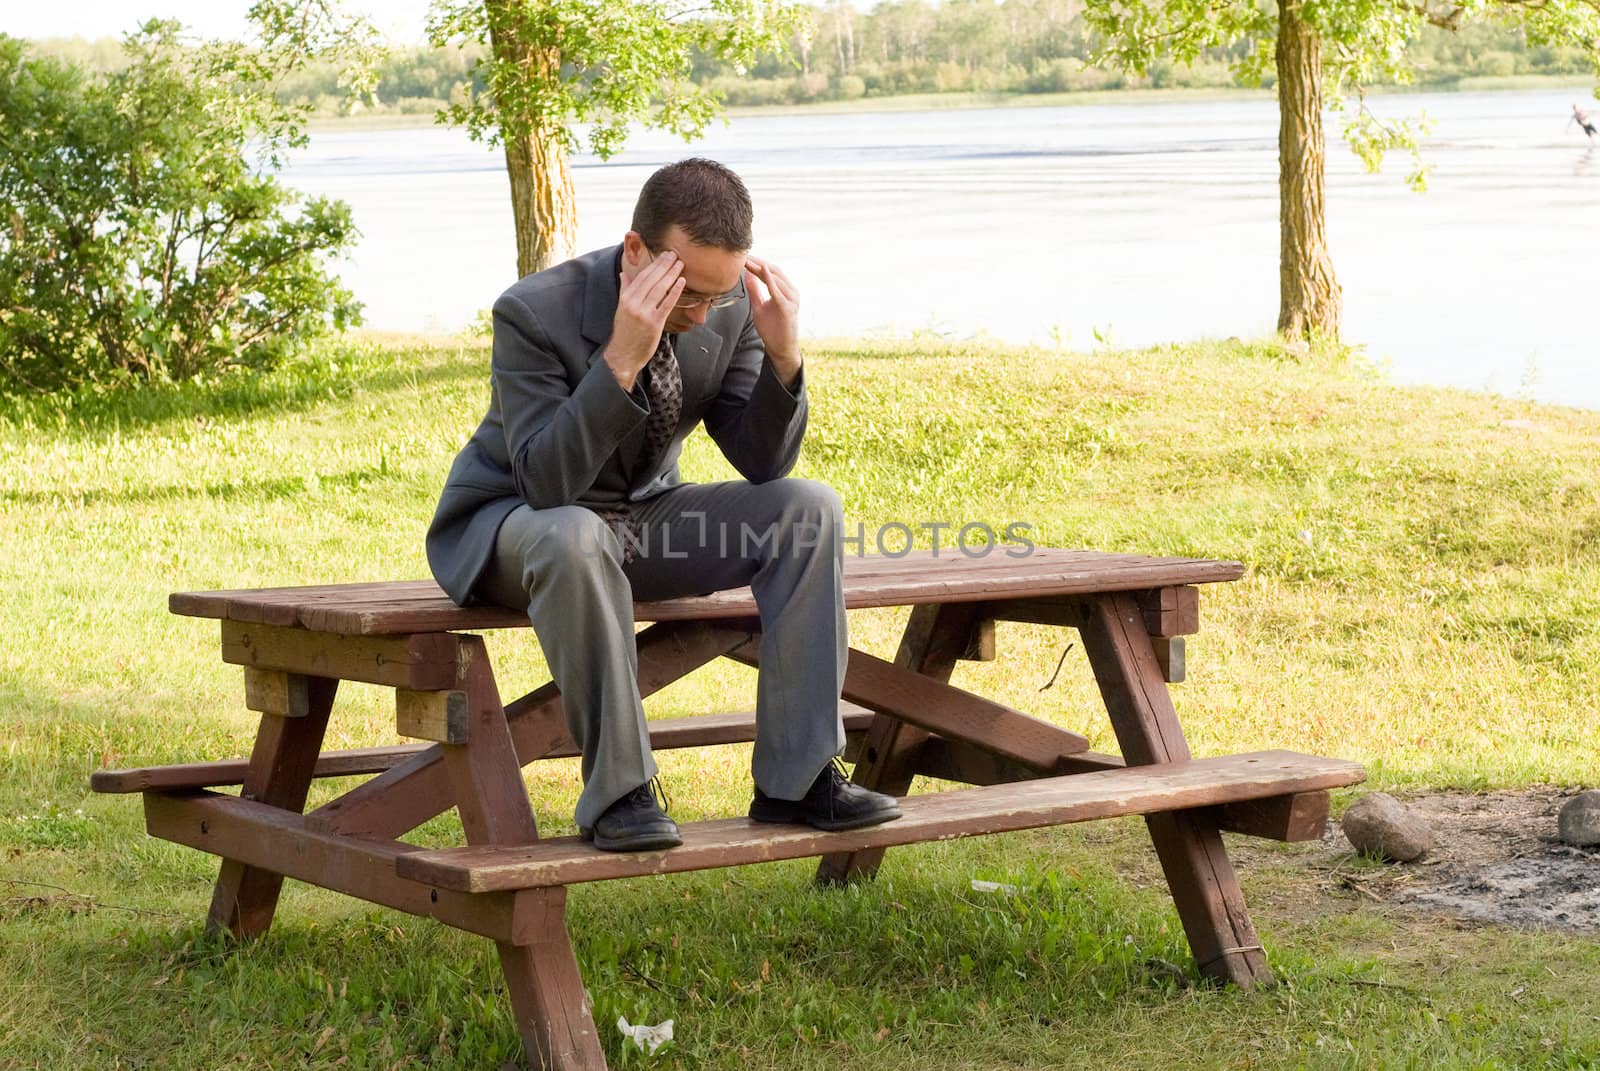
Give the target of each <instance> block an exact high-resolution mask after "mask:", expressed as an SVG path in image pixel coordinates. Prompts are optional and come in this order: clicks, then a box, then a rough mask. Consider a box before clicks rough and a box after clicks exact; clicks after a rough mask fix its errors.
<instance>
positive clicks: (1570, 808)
mask: <svg viewBox="0 0 1600 1071" xmlns="http://www.w3.org/2000/svg"><path fill="white" fill-rule="evenodd" d="M1557 822H1558V827H1557V828H1558V829H1559V831H1560V834H1561V842H1562V843H1563V844H1571V845H1572V846H1573V847H1576V848H1592V847H1594V846H1595V845H1597V844H1600V790H1597V789H1590V790H1589V791H1588V792H1580V793H1578V794H1577V795H1576V796H1574V797H1572V798H1571V799H1570V800H1568V801H1567V802H1566V803H1564V804H1562V805H1561V817H1560V818H1559V819H1558V820H1557Z"/></svg>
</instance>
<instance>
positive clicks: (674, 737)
mask: <svg viewBox="0 0 1600 1071" xmlns="http://www.w3.org/2000/svg"><path fill="white" fill-rule="evenodd" d="M839 716H840V717H841V718H842V719H843V720H844V730H845V734H846V735H847V736H848V737H852V738H857V739H859V738H860V737H861V735H862V734H864V733H865V732H866V730H867V726H869V725H870V724H871V723H872V718H873V714H872V711H870V710H868V709H866V708H865V707H859V706H856V705H855V704H854V703H840V704H839ZM649 729H650V747H651V750H653V751H669V750H671V749H673V748H685V747H706V746H709V745H715V744H744V743H749V742H750V741H752V740H754V739H755V738H756V716H755V712H754V711H748V710H747V711H743V712H741V713H736V714H697V715H694V716H692V717H687V718H665V719H662V720H660V721H652V722H650V723H649ZM427 749H428V745H427V744H398V745H394V746H390V747H367V748H353V749H351V750H348V751H324V752H323V753H322V754H321V755H319V756H318V757H317V765H316V769H315V771H314V772H313V773H312V775H311V776H312V778H313V779H316V778H322V777H351V776H357V775H361V774H375V773H383V772H384V771H385V770H390V769H393V768H394V767H395V766H398V765H400V764H401V763H402V762H405V761H406V760H408V759H411V758H414V757H415V756H417V755H419V754H421V753H422V752H424V751H426V750H427ZM577 753H578V748H577V745H575V744H573V743H572V740H571V739H570V738H568V739H567V741H566V742H565V744H563V745H561V746H558V747H556V748H555V749H553V750H552V751H551V752H550V753H549V754H548V755H545V756H543V757H544V758H551V759H564V758H571V757H572V756H574V755H576V754H577ZM249 765H250V760H249V759H223V760H220V761H217V762H193V763H183V764H179V765H172V766H141V767H135V768H133V769H127V770H96V771H94V773H92V774H90V775H89V787H90V788H91V789H93V790H94V791H96V792H104V793H126V792H150V791H173V790H177V789H192V788H219V787H222V786H225V785H237V784H241V783H243V781H244V775H245V771H246V770H247V769H248V768H249Z"/></svg>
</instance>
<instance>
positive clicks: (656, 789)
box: [630, 776, 672, 813]
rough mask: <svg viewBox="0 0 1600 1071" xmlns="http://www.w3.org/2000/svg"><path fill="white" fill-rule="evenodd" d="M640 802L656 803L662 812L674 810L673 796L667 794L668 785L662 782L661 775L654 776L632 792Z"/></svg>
mask: <svg viewBox="0 0 1600 1071" xmlns="http://www.w3.org/2000/svg"><path fill="white" fill-rule="evenodd" d="M630 795H632V796H633V797H634V798H636V799H638V800H639V802H640V803H646V802H649V803H654V804H655V805H656V806H657V807H660V808H661V810H662V813H666V812H669V811H671V810H672V798H671V797H670V796H668V795H667V786H665V785H663V784H662V783H661V778H660V777H659V776H657V777H652V778H651V779H650V780H648V781H646V782H645V783H644V784H642V785H640V786H639V787H638V788H636V789H634V790H633V792H631V793H630Z"/></svg>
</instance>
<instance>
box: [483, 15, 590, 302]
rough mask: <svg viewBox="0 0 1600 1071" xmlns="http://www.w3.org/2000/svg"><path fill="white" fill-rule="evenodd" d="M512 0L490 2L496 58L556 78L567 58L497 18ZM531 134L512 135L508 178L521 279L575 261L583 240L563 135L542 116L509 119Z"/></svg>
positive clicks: (534, 74) (507, 147)
mask: <svg viewBox="0 0 1600 1071" xmlns="http://www.w3.org/2000/svg"><path fill="white" fill-rule="evenodd" d="M507 2H508V0H485V6H486V7H487V8H488V9H489V41H490V46H491V47H492V48H493V49H494V56H495V59H497V60H499V61H501V62H502V63H506V64H510V65H513V66H515V67H519V68H521V69H522V70H524V71H527V72H528V74H527V77H529V78H533V79H546V78H553V77H555V75H556V72H557V71H559V70H560V67H561V55H560V53H559V52H558V51H557V50H556V49H553V48H548V47H541V46H538V45H533V44H530V43H529V42H527V41H523V40H520V39H519V38H518V37H517V36H516V34H515V31H514V30H513V27H515V25H516V21H515V20H514V19H511V18H506V17H497V16H499V15H500V12H498V11H497V10H496V9H497V8H504V7H505V6H506V4H507ZM513 119H514V120H516V121H517V122H516V124H515V125H518V126H521V127H522V129H525V130H527V131H528V132H527V133H525V134H506V135H505V136H504V141H505V152H506V175H507V177H508V178H510V180H511V218H512V225H513V226H514V227H515V228H516V234H517V276H518V278H521V277H522V276H524V275H531V274H533V273H534V272H536V271H543V270H544V269H546V268H548V267H551V266H552V265H555V264H559V263H561V262H562V261H563V260H568V259H570V258H571V257H572V255H573V253H574V251H575V249H574V247H575V246H576V244H577V240H578V199H577V197H576V195H575V194H574V193H573V190H572V169H571V167H569V166H568V162H567V150H566V146H564V145H563V144H562V142H561V138H560V136H559V135H560V131H559V130H555V129H551V128H550V127H549V125H548V124H547V123H545V122H544V121H543V120H542V119H541V117H540V116H537V115H520V116H505V117H503V119H502V123H501V126H502V129H504V128H505V126H506V125H507V120H513Z"/></svg>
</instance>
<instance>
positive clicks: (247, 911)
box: [206, 677, 339, 938]
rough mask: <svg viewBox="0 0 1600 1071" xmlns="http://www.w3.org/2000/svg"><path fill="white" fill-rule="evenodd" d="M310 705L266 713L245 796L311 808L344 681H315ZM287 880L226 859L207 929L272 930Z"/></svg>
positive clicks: (240, 934) (238, 933)
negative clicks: (290, 712)
mask: <svg viewBox="0 0 1600 1071" xmlns="http://www.w3.org/2000/svg"><path fill="white" fill-rule="evenodd" d="M306 687H307V692H308V700H309V706H308V709H307V711H306V713H305V714H304V715H303V716H302V717H298V718H285V717H282V716H280V715H277V714H263V715H261V727H260V728H259V729H258V730H257V732H256V742H255V747H254V748H253V749H252V750H251V752H250V765H249V768H248V769H247V770H246V771H245V776H244V786H243V788H242V789H241V791H240V793H239V794H240V797H241V798H242V799H246V800H254V801H257V802H260V803H263V804H266V805H267V806H269V807H277V808H280V809H281V810H285V811H291V812H295V813H298V812H299V811H300V810H301V808H303V807H304V806H305V805H306V793H307V792H308V791H309V790H310V788H311V774H312V771H313V770H314V769H315V768H316V764H317V753H318V752H319V751H320V750H321V747H322V737H323V734H324V732H325V731H326V730H327V727H328V715H329V713H330V712H331V711H332V710H333V698H334V695H335V693H336V692H337V691H338V688H339V682H338V681H336V680H329V679H327V678H325V677H314V678H311V679H310V680H308V681H307V682H306ZM282 888H283V877H282V876H281V875H280V874H277V873H274V872H272V871H268V870H261V869H258V868H256V867H252V866H249V865H248V864H246V863H245V862H244V861H242V860H240V859H236V858H225V859H223V861H222V868H221V871H220V873H219V874H218V875H217V884H216V887H215V888H214V889H213V890H212V893H211V909H210V911H209V912H208V913H207V915H206V928H207V929H209V930H213V931H217V930H226V931H227V932H229V933H230V934H232V935H233V936H234V937H236V938H248V937H254V936H257V935H259V934H263V933H266V932H267V928H268V927H270V926H271V925H272V916H273V913H274V912H275V911H276V910H277V907H278V893H279V891H280V890H281V889H282Z"/></svg>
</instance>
